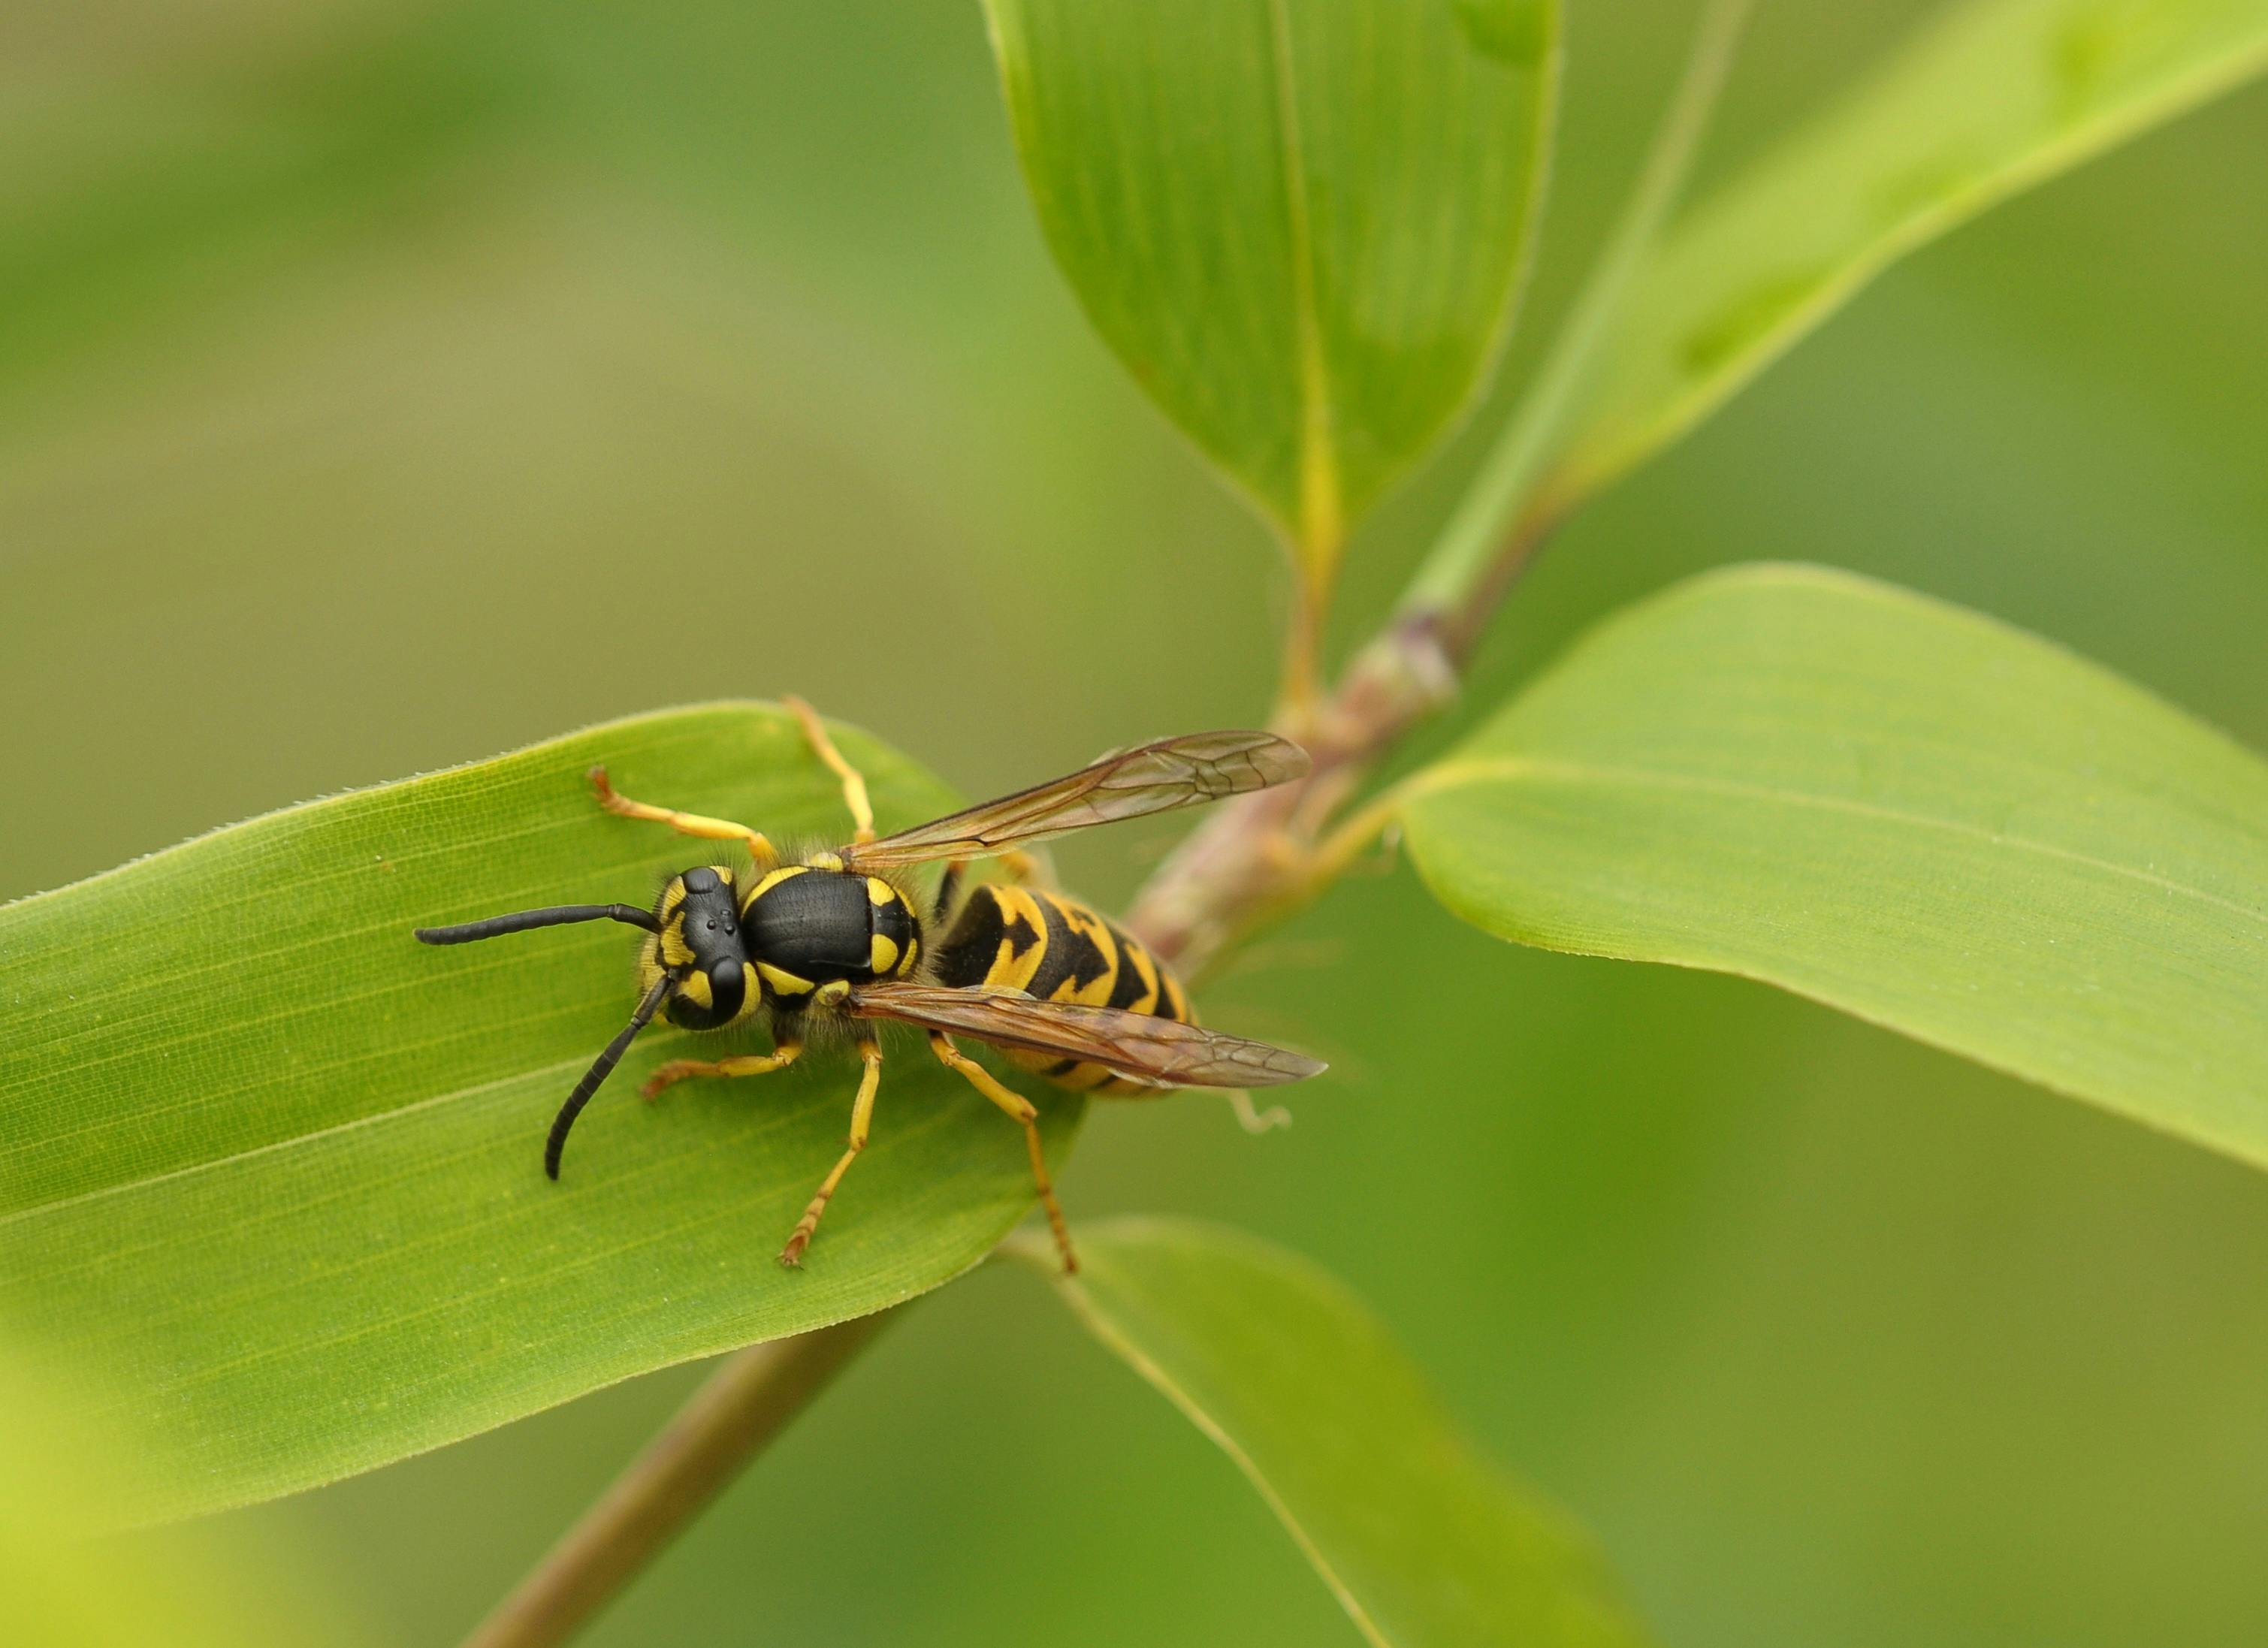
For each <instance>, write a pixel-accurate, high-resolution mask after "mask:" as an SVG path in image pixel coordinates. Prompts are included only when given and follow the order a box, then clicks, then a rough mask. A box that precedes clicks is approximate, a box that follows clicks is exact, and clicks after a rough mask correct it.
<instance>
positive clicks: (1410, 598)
mask: <svg viewBox="0 0 2268 1648" xmlns="http://www.w3.org/2000/svg"><path fill="white" fill-rule="evenodd" d="M1750 4H1751V0H1710V4H1709V5H1708V7H1707V9H1706V10H1705V11H1704V12H1703V13H1702V17H1701V21H1700V24H1699V26H1698V27H1697V30H1696V31H1695V34H1694V39H1693V47H1692V50H1691V52H1690V54H1689V55H1688V56H1687V59H1686V63H1685V72H1684V75H1683V78H1682V79H1681V80H1680V81H1679V83H1678V86H1677V91H1676V92H1675V95H1674V96H1673V98H1672V99H1671V100H1670V105H1669V109H1668V114H1666V115H1665V116H1664V118H1663V120H1662V123H1661V129H1660V130H1659V131H1658V132H1657V133H1656V134H1655V136H1654V140H1653V148H1652V149H1651V150H1650V151H1648V153H1647V155H1646V166H1645V169H1644V170H1643V171H1642V172H1641V173H1639V175H1638V185H1637V187H1636V188H1634V189H1633V190H1632V191H1631V198H1630V201H1629V202H1628V204H1626V205H1625V206H1624V209H1623V215H1622V218H1621V221H1620V222H1619V223H1618V224H1616V228H1615V232H1614V234H1613V235H1612V236H1611V237H1610V238H1609V240H1608V242H1607V245H1606V247H1605V249H1604V250H1603V251H1602V253H1601V254H1600V257H1599V261H1598V263H1597V265H1596V266H1595V267H1594V269H1593V270H1592V272H1591V276H1590V278H1589V279H1588V280H1587V282H1586V283H1585V284H1584V288H1583V291H1582V294H1581V296H1580V298H1577V300H1576V304H1575V307H1574V309H1573V310H1572V312H1571V313H1570V314H1569V315H1568V318H1567V321H1566V324H1565V326H1563V327H1561V328H1560V330H1559V335H1558V336H1557V338H1556V339H1554V340H1553V342H1552V346H1551V349H1550V353H1549V354H1548V355H1547V356H1546V357H1544V361H1543V365H1542V367H1541V368H1540V369H1538V371H1537V372H1536V374H1535V378H1534V379H1533V380H1532V381H1531V382H1530V384H1529V386H1528V393H1527V394H1526V395H1524V396H1523V397H1522V398H1521V402H1520V405H1519V406H1518V408H1515V410H1514V411H1513V416H1512V420H1511V422H1510V423H1507V424H1506V427H1505V430H1504V433H1503V434H1502V435H1501V436H1499V438H1498V439H1497V443H1496V445H1494V446H1493V447H1491V449H1490V451H1489V454H1488V456H1487V457H1486V458H1485V459H1484V460H1482V462H1481V467H1480V469H1479V471H1478V473H1477V474H1476V475H1475V476H1474V479H1473V483H1472V485H1471V486H1470V487H1469V489H1467V490H1466V493H1465V496H1464V499H1463V501H1462V503H1461V504H1459V505H1458V507H1457V511H1456V513H1454V515H1452V516H1451V517H1450V518H1449V521H1448V524H1447V526H1445V527H1443V528H1442V531H1441V535H1440V538H1439V539H1438V540H1437V541H1435V543H1434V546H1433V548H1432V552H1431V553H1430V554H1429V555H1427V556H1426V557H1425V563H1423V564H1422V565H1421V566H1419V568H1418V572H1417V575H1416V577H1415V578H1412V579H1411V580H1410V586H1409V588H1408V589H1407V590H1406V591H1404V592H1403V597H1402V601H1401V604H1400V606H1399V607H1398V608H1397V609H1396V610H1397V615H1398V616H1399V617H1401V618H1402V619H1403V620H1405V621H1407V620H1410V619H1413V618H1418V619H1422V618H1428V617H1440V618H1451V619H1457V620H1460V622H1458V624H1457V627H1458V628H1460V629H1463V628H1465V627H1467V624H1466V622H1463V621H1465V620H1468V619H1469V613H1468V608H1469V607H1471V606H1472V605H1473V604H1474V602H1475V599H1476V597H1485V594H1486V592H1488V591H1489V590H1490V589H1491V585H1501V584H1505V583H1508V582H1509V580H1508V579H1507V578H1504V577H1503V576H1502V571H1501V569H1500V564H1499V563H1500V562H1501V561H1502V559H1503V557H1504V555H1505V551H1506V546H1507V545H1517V546H1520V548H1521V553H1522V555H1523V558H1524V555H1525V554H1526V553H1527V552H1529V551H1532V549H1533V548H1534V547H1535V544H1537V543H1540V542H1541V541H1542V539H1543V536H1544V533H1542V532H1539V531H1533V530H1524V529H1523V519H1524V518H1525V519H1530V520H1538V519H1540V520H1545V521H1553V520H1557V519H1559V518H1560V517H1562V516H1564V515H1565V513H1566V512H1567V511H1568V510H1569V509H1570V508H1572V506H1573V504H1575V503H1576V502H1577V500H1575V499H1573V498H1570V497H1557V496H1555V493H1556V489H1555V488H1553V487H1552V486H1551V485H1550V483H1549V482H1546V484H1545V485H1544V486H1543V487H1542V488H1540V489H1539V487H1538V486H1537V484H1536V481H1537V476H1538V475H1539V473H1540V472H1541V471H1542V470H1543V466H1544V464H1545V462H1546V461H1547V460H1549V459H1550V456H1551V455H1552V449H1553V446H1554V444H1555V443H1556V442H1557V439H1558V438H1559V435H1560V432H1561V430H1562V428H1563V426H1564V425H1565V421H1566V417H1567V414H1568V411H1569V409H1570V408H1572V406H1573V404H1574V402H1575V398H1576V396H1577V394H1579V393H1580V390H1581V389H1582V387H1583V385H1584V381H1585V379H1586V377H1587V374H1588V372H1589V371H1590V368H1591V364H1592V362H1593V360H1594V358H1595V357H1596V356H1597V354H1598V349H1599V345H1600V344H1601V343H1602V342H1604V341H1605V339H1606V337H1607V336H1608V334H1609V330H1610V328H1611V327H1612V326H1613V323H1614V320H1615V317H1616V311H1617V310H1618V309H1619V308H1620V307H1621V305H1622V299H1623V294H1624V292H1625V291H1627V290H1628V289H1629V286H1630V283H1631V276H1633V275H1634V274H1635V273H1636V272H1637V270H1638V267H1639V266H1640V265H1641V264H1642V263H1643V262H1644V261H1645V260H1646V254H1648V253H1649V252H1650V251H1651V250H1652V249H1653V245H1654V242H1655V241H1656V239H1659V238H1660V235H1661V226H1662V224H1663V222H1664V221H1665V220H1666V219H1667V218H1668V215H1669V211H1670V209H1671V208H1672V207H1673V206H1675V204H1676V203H1677V199H1678V196H1679V195H1680V194H1681V193H1682V192H1683V188H1684V187H1685V180H1686V177H1687V175H1688V174H1689V173H1690V172H1691V170H1692V166H1693V157H1694V155H1695V153H1696V151H1697V150H1698V149H1699V147H1700V143H1701V138H1702V135H1703V134H1704V133H1705V131H1706V130H1707V129H1708V126H1709V116H1710V112H1711V111H1712V109H1713V108H1714V107H1715V106H1716V101H1717V95H1718V93H1719V92H1720V91H1721V90H1722V89H1723V87H1724V83H1725V77H1726V74H1727V71H1728V70H1730V69H1731V67H1732V63H1733V58H1734V53H1735V50H1736V48H1738V46H1739V43H1740V37H1741V30H1742V26H1743V25H1744V24H1745V23H1746V22H1747V20H1748V12H1749V6H1750ZM1490 605H1491V607H1492V605H1493V603H1492V602H1491V603H1490Z"/></svg>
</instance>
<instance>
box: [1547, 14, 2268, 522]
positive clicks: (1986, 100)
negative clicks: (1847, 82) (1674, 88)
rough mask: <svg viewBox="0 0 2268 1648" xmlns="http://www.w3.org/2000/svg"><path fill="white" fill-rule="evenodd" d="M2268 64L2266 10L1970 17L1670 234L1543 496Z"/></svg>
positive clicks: (1956, 20) (1685, 426)
mask: <svg viewBox="0 0 2268 1648" xmlns="http://www.w3.org/2000/svg"><path fill="white" fill-rule="evenodd" d="M2264 67H2268V0H1970V3H1969V4H1955V5H1953V6H1950V7H1948V9H1947V10H1946V11H1945V12H1944V14H1943V15H1942V16H1941V17H1940V18H1937V19H1936V20H1934V21H1933V23H1932V24H1930V25H1929V26H1926V28H1925V29H1923V30H1922V31H1921V32H1920V33H1919V34H1918V36H1917V37H1916V38H1915V39H1914V40H1912V41H1911V42H1910V43H1909V44H1908V45H1907V47H1906V48H1904V50H1902V51H1901V52H1899V53H1898V54H1897V55H1896V56H1895V57H1894V58H1892V59H1891V60H1890V61H1889V62H1888V63H1885V64H1883V65H1882V67H1881V69H1880V70H1878V71H1876V72H1875V73H1874V74H1873V75H1871V76H1869V77H1867V79H1866V80H1865V81H1864V82H1863V83H1862V84H1861V85H1859V86H1857V87H1855V88H1854V89H1853V90H1852V91H1851V92H1849V93H1848V94H1847V95H1846V96H1845V97H1844V98H1843V99H1841V100H1840V101H1839V102H1838V103H1837V104H1835V105H1834V106H1833V107H1830V108H1829V109H1827V110H1826V111H1824V112H1823V114H1821V115H1820V116H1819V117H1818V118H1817V119H1815V120H1814V121H1812V122H1811V123H1810V124H1809V125H1808V126H1807V127H1806V128H1805V129H1802V130H1801V131H1800V132H1798V133H1797V134H1796V135H1795V136H1793V137H1791V138H1789V139H1788V140H1786V142H1784V143H1781V144H1780V145H1779V146H1778V148H1777V149H1775V150H1773V151H1771V152H1770V153H1768V154H1767V155H1766V156H1765V157H1764V158H1763V159H1761V160H1759V161H1758V162H1756V164H1754V165H1753V166H1749V168H1748V170H1747V171H1746V172H1744V173H1742V174H1741V175H1740V176H1738V177H1736V178H1735V179H1734V180H1732V181H1731V182H1730V183H1728V184H1727V185H1726V186H1725V187H1724V188H1722V189H1720V190H1719V192H1718V193H1717V194H1716V195H1714V196H1712V198H1710V199H1709V200H1707V201H1705V202H1703V203H1702V204H1701V205H1699V206H1697V208H1695V209H1694V210H1691V211H1690V212H1689V213H1688V214H1687V215H1686V216H1685V217H1684V218H1683V220H1682V221H1681V222H1680V223H1679V224H1677V225H1676V226H1675V227H1674V228H1673V229H1672V230H1671V232H1670V233H1669V235H1668V237H1667V238H1666V239H1665V240H1664V241H1663V243H1662V244H1661V247H1660V248H1659V250H1658V251H1657V253H1656V254H1655V255H1654V257H1653V260H1652V261H1651V263H1650V265H1649V266H1648V267H1647V268H1646V270H1645V272H1644V273H1643V275H1642V276H1640V278H1639V280H1638V283H1637V284H1636V285H1635V287H1634V288H1633V290H1632V291H1631V294H1630V295H1629V298H1628V299H1627V300H1626V302H1627V306H1626V307H1625V308H1624V313H1623V319H1622V322H1621V326H1620V328H1619V331H1618V334H1617V335H1616V338H1615V339H1614V341H1613V342H1611V343H1610V344H1609V347H1608V349H1607V350H1606V351H1605V355H1604V357H1603V359H1602V362H1601V364H1600V367H1599V369H1598V376H1597V378H1596V379H1595V380H1594V382H1595V388H1594V393H1593V395H1592V397H1591V399H1590V401H1589V404H1588V410H1587V412H1586V413H1585V414H1583V415H1581V416H1579V417H1578V419H1577V420H1576V423H1575V426H1574V427H1575V431H1576V432H1575V433H1574V435H1573V436H1572V438H1571V440H1570V441H1569V443H1568V449H1567V451H1566V452H1565V455H1564V457H1563V458H1562V460H1561V462H1560V467H1559V469H1558V472H1557V476H1556V478H1555V480H1554V482H1552V483H1551V484H1553V485H1554V486H1555V487H1556V488H1557V489H1558V490H1559V491H1560V492H1561V493H1562V494H1563V496H1572V497H1582V496H1586V495H1587V494H1589V493H1591V492H1593V491H1594V490H1596V489H1598V488H1599V487H1601V486H1602V485H1604V484H1605V483H1606V482H1609V481H1611V480H1613V479H1615V478H1616V476H1618V475H1622V474H1623V473H1624V472H1625V471H1626V470H1628V469H1630V468H1631V467H1635V466H1636V465H1637V464H1638V463H1640V462H1642V461H1644V460H1646V458H1648V457H1650V456H1651V455H1652V454H1653V452H1656V451H1658V450H1660V449H1661V447H1663V446H1665V445H1668V444H1669V443H1670V442H1671V441H1673V440H1675V439H1676V438H1678V437H1679V436H1680V435H1682V434H1683V433H1684V432H1685V431H1686V430H1689V429H1690V428H1691V427H1692V426H1693V425H1694V424H1696V423H1699V422H1700V421H1701V420H1702V419H1703V418H1705V417H1706V416H1708V415H1709V414H1710V413H1711V412H1712V411H1714V410H1715V409H1716V408H1718V407H1719V405H1720V404H1722V403H1723V402H1724V401H1726V400H1727V399H1729V398H1730V397H1731V396H1732V395H1733V394H1734V393H1735V392H1737V391H1738V390H1740V389H1741V388H1742V387H1743V386H1745V385H1746V384H1747V383H1748V382H1749V379H1752V378H1754V377H1755V376H1756V374H1757V373H1758V372H1762V371H1763V370H1764V368H1765V367H1766V366H1768V365H1769V364H1771V362H1772V361H1774V360H1776V359H1777V358H1778V357H1779V356H1780V355H1781V354H1782V353H1784V352H1785V351H1786V349H1789V348H1790V347H1791V346H1792V345H1793V344H1794V343H1795V342H1797V341H1798V340H1799V339H1800V338H1801V337H1803V336H1804V335H1806V334H1808V333H1809V332H1810V331H1811V330H1812V329H1813V328H1814V327H1816V326H1818V325H1819V324H1820V323H1821V322H1822V321H1823V320H1826V319H1827V318H1828V316H1830V315H1831V314H1832V313H1834V312H1835V311H1836V310H1837V309H1838V308H1840V307H1841V306H1842V305H1844V304H1845V302H1847V301H1849V299H1850V298H1852V296H1853V295H1854V294H1856V293H1857V292H1858V291H1859V290H1860V289H1861V288H1862V287H1864V286H1865V285H1866V284H1867V282H1868V281H1870V280H1872V279H1873V278H1874V276H1876V275H1877V274H1879V273H1880V272H1881V270H1882V269H1885V268H1886V267H1888V266H1889V264H1891V263H1892V262H1895V261H1896V260H1897V259H1899V258H1901V257H1903V256H1904V255H1905V254H1907V253H1909V252H1911V251H1913V250H1914V249H1915V248H1916V247H1918V246H1923V245H1926V243H1927V242H1929V241H1931V240H1933V239H1936V238H1937V237H1938V236H1939V235H1941V234H1943V233H1945V232H1947V231H1948V230H1949V229H1952V228H1955V227H1956V226H1958V225H1959V224H1962V223H1965V222H1967V221H1968V220H1969V219H1970V218H1971V217H1975V216H1977V214H1978V213H1979V212H1982V211H1984V210H1986V209H1987V208H1988V207H1991V206H1992V205H1995V204H1997V203H1998V202H2000V201H2002V200H2005V199H2007V197H2008V196H2010V195H2014V194H2016V193H2018V192H2019V191H2021V190H2022V189H2026V188H2030V187H2031V186H2032V185H2034V184H2036V183H2040V182H2043V181H2045V180H2047V179H2049V178H2051V177H2053V176H2055V175H2056V174H2058V173H2061V172H2064V171H2066V170H2067V169H2069V168H2070V167H2073V166H2077V165H2079V164H2080V162H2081V161H2084V160H2086V159H2088V158H2091V157H2092V156H2094V155H2095V154H2097V153H2099V152H2101V151H2103V150H2104V149H2107V148H2110V146H2112V145H2113V144H2115V143H2121V142H2124V140H2125V139H2127V138H2129V137H2132V136H2136V135H2138V134H2139V133H2141V132H2143V131H2146V130H2147V129H2149V128H2151V127H2152V126H2154V125H2157V124H2158V123H2160V122H2161V121H2168V120H2170V119H2172V118H2173V117H2174V116H2176V115H2177V114H2181V113H2183V111H2184V110H2186V109H2189V108H2191V107H2194V106H2195V105H2197V104H2198V103H2200V102H2203V101H2204V100H2205V99H2208V98H2211V97H2213V96H2214V95H2215V94H2217V93H2219V92H2224V91H2226V90H2228V89H2229V88H2230V87H2232V86H2235V85H2238V84H2239V83H2241V82H2242V81H2243V80H2244V79H2246V78H2247V77H2250V76H2251V75H2254V74H2257V73H2258V72H2259V71H2260V70H2262V69H2263V68H2264Z"/></svg>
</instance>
